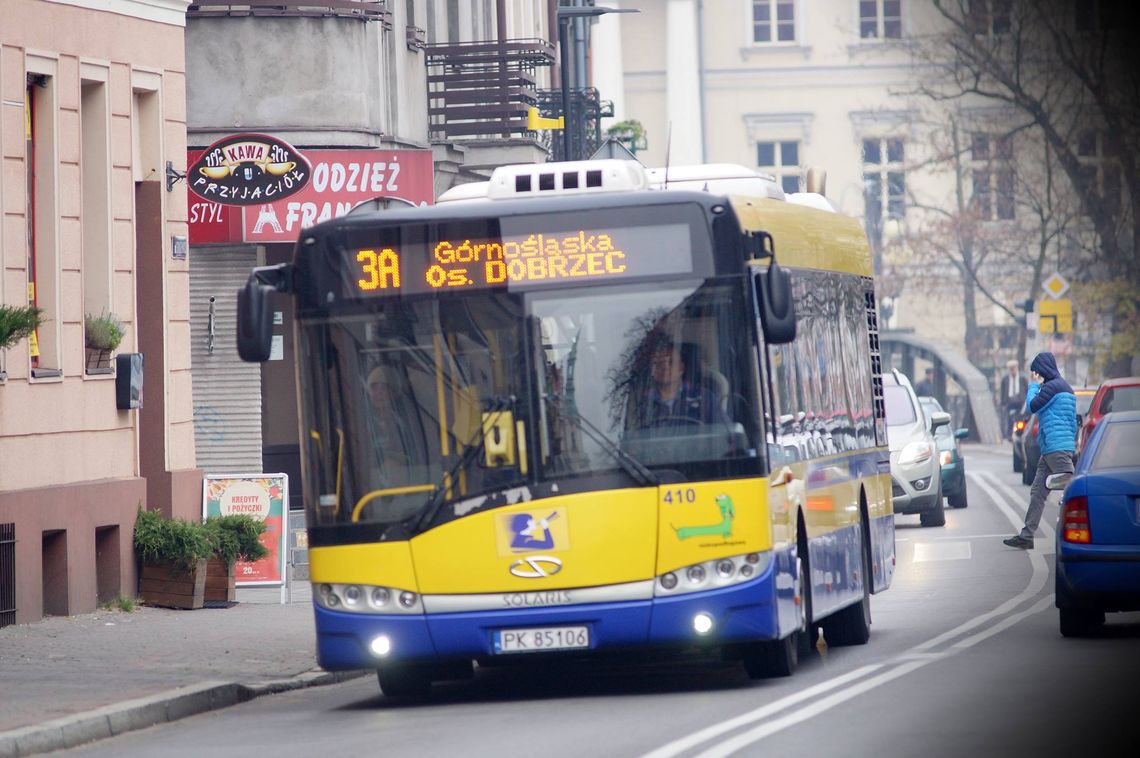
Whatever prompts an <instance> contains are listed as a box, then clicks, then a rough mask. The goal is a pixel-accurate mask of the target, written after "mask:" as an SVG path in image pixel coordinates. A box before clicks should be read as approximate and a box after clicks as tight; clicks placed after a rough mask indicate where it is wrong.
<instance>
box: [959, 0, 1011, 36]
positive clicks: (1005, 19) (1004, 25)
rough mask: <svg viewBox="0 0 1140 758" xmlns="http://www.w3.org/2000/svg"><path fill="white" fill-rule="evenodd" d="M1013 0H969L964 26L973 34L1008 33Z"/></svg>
mask: <svg viewBox="0 0 1140 758" xmlns="http://www.w3.org/2000/svg"><path fill="white" fill-rule="evenodd" d="M1012 3H1013V0H970V3H969V5H967V7H966V26H967V27H968V28H969V29H970V30H971V31H972V32H973V33H974V34H983V35H997V34H1009V30H1010V26H1011V21H1010V19H1011V6H1012Z"/></svg>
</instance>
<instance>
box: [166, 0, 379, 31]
mask: <svg viewBox="0 0 1140 758" xmlns="http://www.w3.org/2000/svg"><path fill="white" fill-rule="evenodd" d="M223 16H229V17H245V16H265V17H272V18H281V17H294V18H357V19H360V20H361V21H379V22H380V23H382V24H383V25H384V28H385V29H391V28H392V11H390V10H388V2H387V0H244V2H240V3H229V2H204V3H193V4H191V5H190V7H189V8H187V9H186V17H187V18H218V17H223Z"/></svg>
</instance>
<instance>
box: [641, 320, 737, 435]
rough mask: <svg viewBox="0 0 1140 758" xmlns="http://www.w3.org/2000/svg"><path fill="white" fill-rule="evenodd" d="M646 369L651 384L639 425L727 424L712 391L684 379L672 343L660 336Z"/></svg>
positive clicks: (678, 352)
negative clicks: (648, 372) (648, 370)
mask: <svg viewBox="0 0 1140 758" xmlns="http://www.w3.org/2000/svg"><path fill="white" fill-rule="evenodd" d="M649 369H650V376H651V377H652V379H653V381H652V383H651V384H650V386H649V391H648V394H647V396H646V398H645V403H644V405H643V408H642V419H641V423H640V424H639V426H642V427H663V426H677V425H684V424H728V423H729V421H728V416H727V415H726V414H725V412H724V410H723V409H722V408H721V406H720V402H719V401H718V400H717V398H716V396H715V395H714V394H713V393H712V391H711V390H709V389H708V388H707V387H703V386H700V385H697V384H693V383H691V382H690V381H689V380H688V379H687V378H686V374H685V370H686V365H685V358H684V356H683V355H682V351H681V350H680V349H678V346H677V345H675V344H674V343H673V341H672V340H670V339H669V338H667V337H663V338H661V339H660V340H659V341H658V342H657V344H656V345H655V346H654V347H653V352H652V353H651V354H650V360H649Z"/></svg>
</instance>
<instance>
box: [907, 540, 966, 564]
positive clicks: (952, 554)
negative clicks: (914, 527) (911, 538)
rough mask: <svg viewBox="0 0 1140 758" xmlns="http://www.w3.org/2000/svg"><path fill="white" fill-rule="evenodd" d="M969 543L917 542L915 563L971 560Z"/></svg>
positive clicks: (915, 545) (915, 544)
mask: <svg viewBox="0 0 1140 758" xmlns="http://www.w3.org/2000/svg"><path fill="white" fill-rule="evenodd" d="M969 558H970V543H969V542H963V541H958V542H916V543H914V562H915V563H923V562H925V561H961V560H969Z"/></svg>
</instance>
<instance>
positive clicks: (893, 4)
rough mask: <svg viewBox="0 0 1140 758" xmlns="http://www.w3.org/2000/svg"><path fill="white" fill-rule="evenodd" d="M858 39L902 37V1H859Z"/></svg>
mask: <svg viewBox="0 0 1140 758" xmlns="http://www.w3.org/2000/svg"><path fill="white" fill-rule="evenodd" d="M859 37H860V38H862V39H899V38H901V37H902V0H859Z"/></svg>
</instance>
